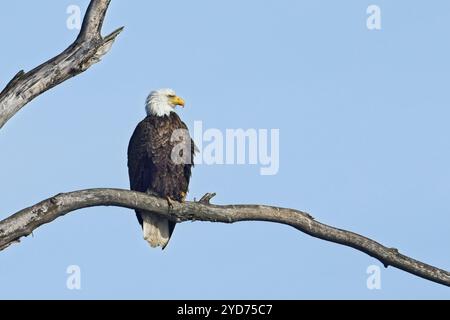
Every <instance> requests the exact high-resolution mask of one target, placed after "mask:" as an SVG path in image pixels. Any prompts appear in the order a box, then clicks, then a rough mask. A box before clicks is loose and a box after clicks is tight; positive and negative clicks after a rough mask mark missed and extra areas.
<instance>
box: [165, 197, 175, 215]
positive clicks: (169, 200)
mask: <svg viewBox="0 0 450 320" xmlns="http://www.w3.org/2000/svg"><path fill="white" fill-rule="evenodd" d="M166 200H167V206H168V208H169V212H170V210H172V209H173V200H172V199H171V198H170V197H169V196H166Z"/></svg>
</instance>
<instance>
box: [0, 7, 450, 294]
mask: <svg viewBox="0 0 450 320" xmlns="http://www.w3.org/2000/svg"><path fill="white" fill-rule="evenodd" d="M87 3H88V1H87V0H86V1H75V0H71V1H58V2H55V1H39V2H37V1H25V0H20V1H9V2H4V3H2V13H1V19H0V28H1V29H2V30H4V31H5V32H3V34H2V50H1V52H0V57H1V59H0V71H1V72H0V85H1V86H2V87H3V86H4V85H5V84H6V83H7V81H9V80H10V78H11V77H12V76H13V75H14V74H15V73H16V72H17V71H18V70H19V69H25V70H30V69H31V68H33V67H34V66H36V65H38V64H40V63H41V62H43V61H44V60H46V59H48V58H50V57H52V56H54V55H55V54H56V53H58V52H60V51H61V50H63V49H64V48H65V47H67V45H68V44H70V43H71V41H72V40H73V39H74V38H75V37H76V33H77V31H75V30H68V29H67V28H66V19H67V14H66V8H67V6H68V5H70V4H76V5H80V7H81V8H82V9H83V12H84V10H85V8H86V6H87ZM369 4H377V5H379V6H380V8H381V14H382V30H379V31H369V30H368V29H367V28H366V17H367V15H366V8H367V6H368V5H369ZM448 21H450V3H449V2H448V1H444V0H442V1H433V2H432V3H429V2H425V1H422V2H420V3H419V2H415V3H411V1H406V0H404V1H395V2H393V1H381V0H376V1H370V2H369V1H361V0H353V1H331V0H330V1H313V0H308V1H294V0H292V1H287V0H281V1H265V2H262V1H256V0H255V1H237V0H227V1H214V2H212V1H206V0H202V1H189V2H188V1H181V0H177V1H166V0H165V1H133V6H131V5H130V3H129V1H117V0H112V3H111V7H110V10H109V12H108V15H107V19H106V23H105V26H104V33H107V32H110V31H112V30H113V29H115V28H116V27H119V26H122V25H125V26H126V29H125V31H124V32H123V34H121V35H120V37H119V38H118V40H117V42H116V43H115V45H114V47H113V49H112V51H111V52H110V53H109V54H108V55H107V56H106V57H105V58H104V60H103V61H102V62H101V63H100V64H98V65H95V66H94V67H93V68H92V69H90V70H88V71H87V72H86V73H84V74H82V75H80V76H78V77H76V78H74V79H71V80H70V81H67V82H65V83H64V84H62V85H60V86H58V87H57V88H55V89H53V90H51V91H49V92H47V93H45V94H44V95H42V96H40V97H39V98H38V99H36V100H35V101H33V102H32V103H31V104H29V105H28V106H26V108H25V109H24V110H22V111H21V112H20V113H18V114H17V115H16V116H15V117H14V118H13V119H12V120H11V121H10V122H9V123H8V124H7V125H6V126H5V127H4V128H3V129H2V130H1V132H0V150H1V152H2V158H1V168H0V194H1V195H2V196H1V201H0V215H1V218H5V217H6V216H8V215H9V214H11V213H13V212H16V211H17V210H19V209H21V208H23V207H25V206H29V205H32V204H34V203H36V202H38V201H40V200H42V199H44V198H47V197H49V196H52V195H54V194H56V193H59V192H63V191H71V190H76V189H83V188H92V187H120V188H128V175H127V168H126V148H127V144H128V140H129V137H130V135H131V133H132V131H133V129H134V127H135V126H136V124H137V123H138V121H140V120H141V119H142V118H143V117H144V101H145V98H146V96H147V94H148V93H149V91H150V90H152V89H155V88H160V87H171V88H174V89H175V90H176V91H177V92H178V94H179V95H180V96H182V97H184V98H185V100H186V101H187V107H186V108H185V110H182V111H181V112H180V115H181V117H182V118H183V119H184V120H185V121H186V123H187V124H188V126H189V127H190V128H192V127H193V123H194V121H196V120H201V121H203V124H204V126H205V127H207V128H218V129H220V130H225V129H227V128H231V129H233V128H256V129H259V128H261V129H271V128H279V129H280V170H279V173H278V174H277V175H275V176H261V175H259V168H258V167H257V166H254V165H241V166H225V165H214V166H207V165H202V166H198V167H196V168H195V170H194V173H193V178H192V182H191V192H190V195H189V198H190V199H192V198H193V197H197V198H198V197H200V196H201V195H202V194H204V193H205V192H209V191H215V192H217V193H218V196H217V198H215V200H214V201H215V203H217V204H231V203H265V204H270V205H279V206H284V207H292V208H297V209H302V210H307V211H309V212H310V213H312V214H313V215H314V216H315V217H316V218H317V219H318V220H320V221H322V222H325V223H328V224H332V225H335V226H337V227H340V228H345V229H349V230H352V231H355V232H358V233H361V234H364V235H366V236H369V237H373V238H374V239H376V240H378V241H380V242H382V243H383V244H386V245H388V246H392V247H396V248H399V249H400V250H401V251H402V252H403V253H405V254H408V255H411V256H412V257H414V258H417V259H421V260H424V261H426V262H428V263H430V264H434V265H436V266H439V267H441V268H444V269H447V270H448V269H450V254H449V249H448V248H449V243H450V232H449V231H450V201H448V199H449V194H450V166H449V163H450V128H449V126H448V123H449V118H450V109H449V105H450V97H449V90H448V84H449V75H450V64H449V56H450V45H449V42H448V35H449V25H448ZM69 265H78V266H80V268H81V290H68V289H67V288H66V279H67V277H68V275H67V274H66V268H67V267H68V266H69ZM370 265H380V264H379V263H378V262H377V261H376V260H374V259H372V258H370V257H369V256H366V255H364V254H362V253H360V252H357V251H355V250H353V249H350V248H346V247H342V246H339V245H336V244H332V243H327V242H324V241H321V240H317V239H313V238H311V237H309V236H307V235H304V234H302V233H299V232H298V231H296V230H294V229H292V228H289V227H287V226H282V225H277V224H268V223H255V222H252V223H239V224H234V225H222V224H211V223H199V222H196V223H185V224H182V225H179V226H178V227H177V229H176V230H175V233H174V236H173V238H172V240H171V243H170V245H169V247H168V248H167V250H165V251H164V252H161V251H159V250H151V249H150V247H149V246H148V245H147V243H146V242H145V241H144V240H142V235H141V232H140V229H139V226H138V223H137V221H136V218H135V216H134V213H133V212H132V211H130V210H127V209H121V208H93V209H89V210H83V211H79V212H76V213H72V214H70V215H68V216H66V217H63V218H61V219H58V220H57V221H56V222H54V223H52V224H50V225H47V226H44V227H42V228H40V229H38V230H37V231H35V232H34V236H33V237H29V238H26V239H23V241H22V243H21V244H20V245H16V246H13V247H11V248H9V249H8V250H6V251H3V252H1V253H0V298H63V299H81V298H88V299H89V298H138V299H141V298H289V299H297V298H362V299H382V298H450V291H449V290H448V289H447V288H445V287H443V286H440V285H437V284H434V283H431V282H428V281H425V280H422V279H419V278H416V277H414V276H411V275H409V274H407V273H404V272H402V271H399V270H396V269H392V268H389V269H382V271H381V283H382V288H381V290H368V289H367V287H366V279H367V277H368V275H367V274H366V269H367V267H368V266H370Z"/></svg>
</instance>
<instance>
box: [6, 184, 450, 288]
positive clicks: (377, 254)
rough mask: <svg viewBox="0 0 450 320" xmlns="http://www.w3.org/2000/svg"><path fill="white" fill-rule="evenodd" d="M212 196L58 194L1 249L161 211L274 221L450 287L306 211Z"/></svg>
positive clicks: (12, 221)
mask: <svg viewBox="0 0 450 320" xmlns="http://www.w3.org/2000/svg"><path fill="white" fill-rule="evenodd" d="M209 199H211V195H209V196H206V197H203V198H202V200H201V201H202V202H186V203H178V202H174V203H172V206H171V207H170V208H169V207H168V203H167V200H165V199H160V198H157V197H153V196H150V195H147V194H145V193H139V192H134V191H129V190H120V189H90V190H82V191H75V192H71V193H64V194H59V195H56V196H54V197H52V198H50V199H47V200H44V201H42V202H40V203H38V204H36V205H34V206H32V207H29V208H26V209H23V210H21V211H19V212H17V213H16V214H14V215H12V216H11V217H9V218H7V219H5V220H3V221H0V250H2V249H4V248H6V247H8V246H9V245H10V244H12V243H14V242H17V241H19V239H20V238H21V237H23V236H27V235H29V234H30V233H31V232H32V231H33V230H35V229H36V228H38V227H39V226H41V225H43V224H46V223H49V222H51V221H53V220H55V219H56V218H58V217H60V216H63V215H65V214H67V213H69V212H72V211H74V210H78V209H82V208H88V207H93V206H119V207H125V208H130V209H139V210H146V211H152V212H157V213H159V214H161V215H164V216H167V217H168V218H169V219H171V220H173V221H176V222H183V221H195V220H197V221H210V222H223V223H233V222H238V221H268V222H276V223H282V224H286V225H289V226H292V227H294V228H296V229H298V230H300V231H302V232H304V233H307V234H309V235H310V236H313V237H315V238H319V239H323V240H327V241H331V242H335V243H338V244H342V245H344V246H349V247H352V248H355V249H357V250H359V251H362V252H364V253H367V254H368V255H370V256H372V257H374V258H376V259H378V260H380V261H381V262H382V263H383V264H384V265H385V266H386V267H387V266H393V267H396V268H398V269H401V270H404V271H406V272H409V273H412V274H414V275H416V276H419V277H422V278H425V279H428V280H431V281H434V282H437V283H440V284H443V285H446V286H450V272H448V271H445V270H442V269H438V268H436V267H433V266H430V265H428V264H425V263H423V262H420V261H417V260H414V259H412V258H410V257H407V256H405V255H403V254H401V253H400V252H399V251H398V250H397V249H394V248H387V247H385V246H383V245H381V244H380V243H378V242H376V241H374V240H371V239H369V238H366V237H364V236H361V235H359V234H356V233H353V232H350V231H345V230H342V229H337V228H334V227H331V226H328V225H326V224H323V223H320V222H318V221H316V220H315V219H314V218H313V217H312V216H310V215H309V214H308V213H306V212H302V211H298V210H293V209H285V208H277V207H269V206H263V205H229V206H218V205H211V204H209Z"/></svg>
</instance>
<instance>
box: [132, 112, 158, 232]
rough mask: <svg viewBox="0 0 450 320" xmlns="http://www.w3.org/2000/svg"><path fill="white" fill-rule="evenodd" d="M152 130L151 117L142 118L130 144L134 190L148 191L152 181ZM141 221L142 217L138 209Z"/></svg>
mask: <svg viewBox="0 0 450 320" xmlns="http://www.w3.org/2000/svg"><path fill="white" fill-rule="evenodd" d="M151 131H152V123H151V121H150V119H149V118H146V119H144V120H142V121H141V122H140V123H139V124H138V126H137V127H136V129H135V130H134V132H133V135H132V136H131V139H130V143H129V145H128V174H129V177H130V188H131V190H134V191H139V192H147V191H148V188H149V187H150V185H151V182H152V179H153V177H152V174H153V173H154V172H155V167H154V164H153V161H152V156H151V154H152V153H151V150H149V148H150V146H149V142H150V137H151ZM136 213H137V218H138V220H139V223H140V224H141V225H142V218H141V216H140V214H139V213H138V212H137V211H136Z"/></svg>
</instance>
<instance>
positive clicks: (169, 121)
mask: <svg viewBox="0 0 450 320" xmlns="http://www.w3.org/2000/svg"><path fill="white" fill-rule="evenodd" d="M176 106H181V107H184V100H183V99H181V98H180V97H178V96H177V95H176V94H175V91H173V90H171V89H160V90H156V91H152V92H151V93H150V95H149V96H148V98H147V103H146V112H147V117H146V118H145V119H144V120H142V121H141V122H140V123H139V124H138V126H137V127H136V129H135V130H134V133H133V135H132V137H131V139H130V143H129V146H128V174H129V177H130V187H131V190H135V191H139V192H146V193H149V194H152V195H156V196H159V197H163V198H166V199H167V200H168V201H169V205H170V201H171V200H175V201H184V199H185V197H186V194H187V192H188V186H189V180H190V178H191V169H192V167H193V165H194V163H193V157H194V153H195V145H194V142H193V141H192V139H191V137H190V135H189V132H188V129H187V126H186V124H185V123H184V122H183V121H181V119H180V117H179V116H178V115H177V114H176V113H175V107H176ZM136 216H137V218H138V221H139V223H140V225H141V227H142V230H143V233H144V239H145V240H147V242H148V243H149V244H150V246H152V247H158V246H160V247H162V248H163V249H164V248H165V247H166V246H167V244H168V242H169V239H170V237H171V235H172V232H173V230H174V228H175V222H172V221H169V220H168V219H166V218H164V217H162V216H160V215H158V214H156V213H153V212H151V211H140V210H136Z"/></svg>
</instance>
